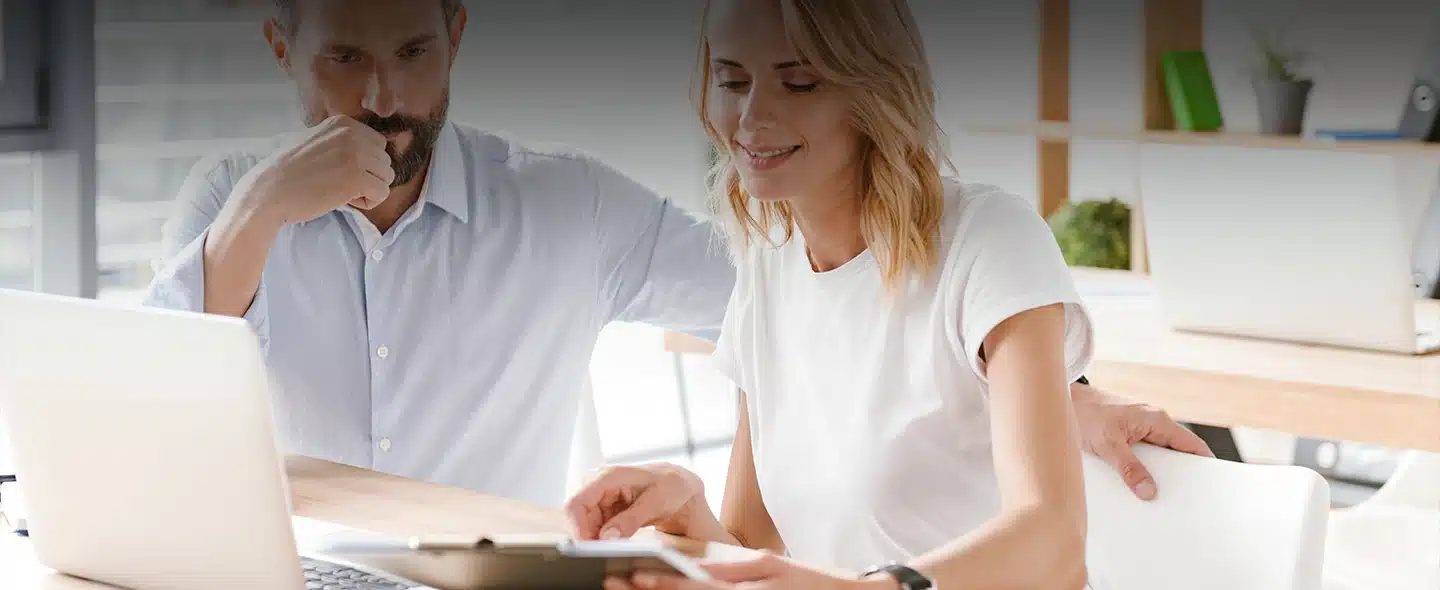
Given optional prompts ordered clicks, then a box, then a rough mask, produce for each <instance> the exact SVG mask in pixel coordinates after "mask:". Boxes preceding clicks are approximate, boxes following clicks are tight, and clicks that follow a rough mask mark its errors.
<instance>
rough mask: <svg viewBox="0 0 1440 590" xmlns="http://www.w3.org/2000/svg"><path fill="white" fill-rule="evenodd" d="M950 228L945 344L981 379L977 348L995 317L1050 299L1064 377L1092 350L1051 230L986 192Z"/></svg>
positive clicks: (1021, 205) (1020, 204)
mask: <svg viewBox="0 0 1440 590" xmlns="http://www.w3.org/2000/svg"><path fill="white" fill-rule="evenodd" d="M960 217H961V219H960V221H959V222H958V223H957V227H955V228H954V229H955V231H956V232H957V233H956V234H955V235H956V236H957V237H956V238H955V239H954V241H953V242H952V244H951V246H950V248H949V251H948V252H947V256H948V257H949V260H948V261H947V264H946V267H947V269H948V272H947V273H946V274H947V275H948V276H946V277H944V280H945V281H946V285H947V288H948V289H949V291H948V293H949V296H948V297H947V299H948V301H947V304H948V305H947V309H948V310H949V311H950V313H954V314H958V315H957V317H952V318H951V321H950V322H949V324H948V326H949V327H950V328H951V329H952V330H953V332H952V333H951V343H952V345H954V346H955V347H956V349H957V350H958V351H960V352H961V354H963V355H964V356H965V359H966V361H967V362H968V363H969V364H970V367H971V368H972V369H973V370H974V371H975V374H976V375H977V376H979V377H980V380H981V381H982V382H984V381H986V380H987V379H986V374H985V369H986V367H985V361H984V360H983V359H982V358H981V355H980V347H981V344H983V343H984V342H985V338H986V337H988V336H989V334H990V332H991V331H992V330H994V329H995V327H996V326H998V325H999V324H1000V323H1001V322H1003V321H1005V320H1006V319H1008V318H1010V317H1012V316H1015V315H1017V314H1019V313H1021V312H1024V311H1028V310H1031V309H1035V308H1039V307H1045V306H1047V305H1053V304H1057V303H1059V304H1063V305H1064V306H1065V363H1066V373H1067V376H1068V377H1069V379H1070V380H1071V381H1074V380H1075V379H1078V378H1079V377H1080V375H1081V374H1082V373H1083V372H1084V371H1085V368H1086V366H1087V365H1088V364H1089V362H1090V359H1091V357H1092V355H1093V348H1094V335H1093V326H1092V324H1091V320H1090V316H1089V314H1088V312H1087V311H1086V309H1085V306H1084V304H1083V302H1082V300H1081V299H1080V296H1079V293H1078V290H1077V289H1076V288H1075V284H1074V279H1073V277H1072V275H1071V272H1070V267H1069V266H1068V265H1066V263H1065V259H1064V256H1063V255H1062V254H1061V252H1060V247H1059V245H1058V244H1057V243H1056V241H1055V237H1054V234H1053V233H1051V231H1050V228H1049V226H1048V225H1047V224H1046V223H1045V221H1044V219H1043V218H1041V217H1040V215H1039V214H1038V213H1037V212H1036V211H1035V209H1034V208H1033V207H1031V206H1030V204H1029V203H1026V202H1024V201H1022V200H1020V199H1019V198H1018V197H1015V196H1014V195H1010V194H1006V193H1002V192H998V191H997V192H992V193H990V194H986V195H983V196H978V195H977V196H976V197H974V198H973V199H972V201H971V202H970V203H968V204H967V206H966V208H965V210H964V212H963V213H962V214H961V215H960Z"/></svg>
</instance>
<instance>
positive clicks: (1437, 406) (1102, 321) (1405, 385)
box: [665, 269, 1440, 452]
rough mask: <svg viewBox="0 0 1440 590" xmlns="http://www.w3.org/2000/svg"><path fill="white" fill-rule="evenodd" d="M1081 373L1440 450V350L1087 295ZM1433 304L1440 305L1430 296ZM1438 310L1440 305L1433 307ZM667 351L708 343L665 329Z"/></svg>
mask: <svg viewBox="0 0 1440 590" xmlns="http://www.w3.org/2000/svg"><path fill="white" fill-rule="evenodd" d="M1075 276H1076V281H1077V283H1079V284H1080V285H1081V286H1082V290H1083V291H1086V292H1087V293H1088V292H1096V293H1102V292H1114V293H1124V292H1132V293H1133V292H1143V291H1145V290H1146V285H1145V284H1144V281H1145V279H1144V278H1143V275H1138V274H1135V273H1128V272H1108V271H1099V270H1091V269H1076V270H1075ZM1086 299H1087V304H1088V306H1089V308H1090V311H1091V313H1092V315H1093V319H1094V322H1095V330H1096V341H1095V360H1094V363H1092V365H1091V368H1090V370H1089V371H1087V372H1086V374H1087V376H1089V377H1090V378H1091V381H1092V382H1094V383H1095V384H1096V385H1097V386H1100V387H1103V388H1105V389H1107V390H1109V391H1112V392H1115V393H1117V394H1120V395H1124V396H1127V397H1130V398H1132V399H1135V400H1139V401H1141V402H1144V403H1148V404H1152V405H1155V406H1157V407H1160V408H1164V409H1165V410H1166V411H1168V412H1169V413H1170V414H1171V415H1172V416H1174V417H1175V418H1176V419H1177V420H1182V421H1186V422H1195V423H1201V424H1211V425H1215V426H1226V427H1250V428H1264V429H1271V430H1278V431H1283V432H1288V433H1291V434H1295V435H1300V436H1313V437H1322V438H1334V439H1341V440H1351V441H1358V442H1368V443H1374V444H1380V445H1386V446H1390V447H1395V448H1406V449H1419V450H1425V451H1432V452H1440V354H1432V355H1426V356H1408V355H1401V354H1387V353H1380V352H1368V351H1360V350H1344V349H1339V348H1330V347H1322V346H1307V345H1301V344H1289V343H1281V342H1270V341H1262V340H1253V339H1245V338H1231V337H1223V336H1211V335H1201V334H1190V333H1182V332H1175V331H1172V330H1170V329H1169V328H1167V327H1165V326H1164V325H1163V324H1162V323H1161V321H1160V317H1159V314H1158V310H1157V309H1156V308H1155V306H1154V302H1153V300H1151V299H1149V298H1148V297H1147V296H1143V295H1140V296H1136V295H1110V294H1103V295H1093V296H1092V295H1087V296H1086ZM1437 307H1440V302H1437ZM1436 313H1440V310H1437V311H1436ZM665 345H666V347H667V349H669V350H672V351H681V352H690V353H697V354H709V352H710V351H711V350H712V349H711V347H710V344H709V343H707V342H704V341H699V340H696V339H694V338H691V337H688V336H684V335H680V334H667V335H666V337H665Z"/></svg>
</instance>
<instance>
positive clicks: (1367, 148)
mask: <svg viewBox="0 0 1440 590" xmlns="http://www.w3.org/2000/svg"><path fill="white" fill-rule="evenodd" d="M964 133H967V134H972V135H1003V136H1012V137H1025V136H1029V137H1034V138H1036V139H1038V140H1040V141H1044V142H1054V143H1068V142H1072V141H1083V140H1091V141H1119V142H1127V143H1141V144H1169V145H1210V146H1223V147H1253V148H1266V149H1290V150H1295V149H1302V150H1316V151H1332V152H1336V151H1338V152H1358V153H1371V154H1383V155H1419V156H1440V143H1435V142H1423V141H1411V140H1393V141H1392V140H1384V141H1349V140H1345V141H1337V140H1331V139H1325V138H1319V137H1308V136H1286V135H1265V134H1260V133H1249V132H1243V131H1146V130H1143V129H1138V128H1137V129H1124V128H1103V127H1084V126H1076V125H1073V124H1070V123H1059V122H1038V123H1017V124H1013V125H996V126H981V127H970V128H967V129H965V130H964Z"/></svg>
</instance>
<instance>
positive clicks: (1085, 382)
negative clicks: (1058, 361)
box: [1075, 375, 1090, 385]
mask: <svg viewBox="0 0 1440 590" xmlns="http://www.w3.org/2000/svg"><path fill="white" fill-rule="evenodd" d="M1075 382H1076V383H1079V384H1081V385H1089V384H1090V380H1089V379H1086V378H1085V376H1084V375H1081V376H1080V378H1079V379H1076V380H1075Z"/></svg>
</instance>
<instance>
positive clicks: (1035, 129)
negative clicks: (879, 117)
mask: <svg viewBox="0 0 1440 590" xmlns="http://www.w3.org/2000/svg"><path fill="white" fill-rule="evenodd" d="M966 132H967V133H970V134H973V135H1003V136H1031V137H1034V138H1035V139H1036V141H1038V142H1040V143H1042V144H1048V143H1059V144H1068V143H1070V142H1072V141H1113V142H1124V143H1135V144H1167V145H1212V146H1221V147H1242V148H1243V147H1251V148H1262V149H1292V150H1293V149H1298V150H1317V151H1332V152H1353V153H1366V154H1380V155H1389V156H1404V155H1421V156H1424V155H1440V143H1433V142H1423V141H1391V140H1385V141H1350V140H1346V141H1336V140H1332V139H1326V138H1321V137H1307V136H1287V135H1266V134H1262V133H1250V132H1243V131H1180V130H1174V129H1163V130H1147V129H1124V128H1118V127H1112V128H1105V127H1085V126H1077V125H1074V124H1072V123H1062V122H1055V121H1038V122H1036V123H1033V124H1028V125H1025V124H1021V125H1008V126H1006V125H997V126H993V127H983V126H982V127H972V128H969V129H967V130H966ZM1062 202H1063V201H1062Z"/></svg>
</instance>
